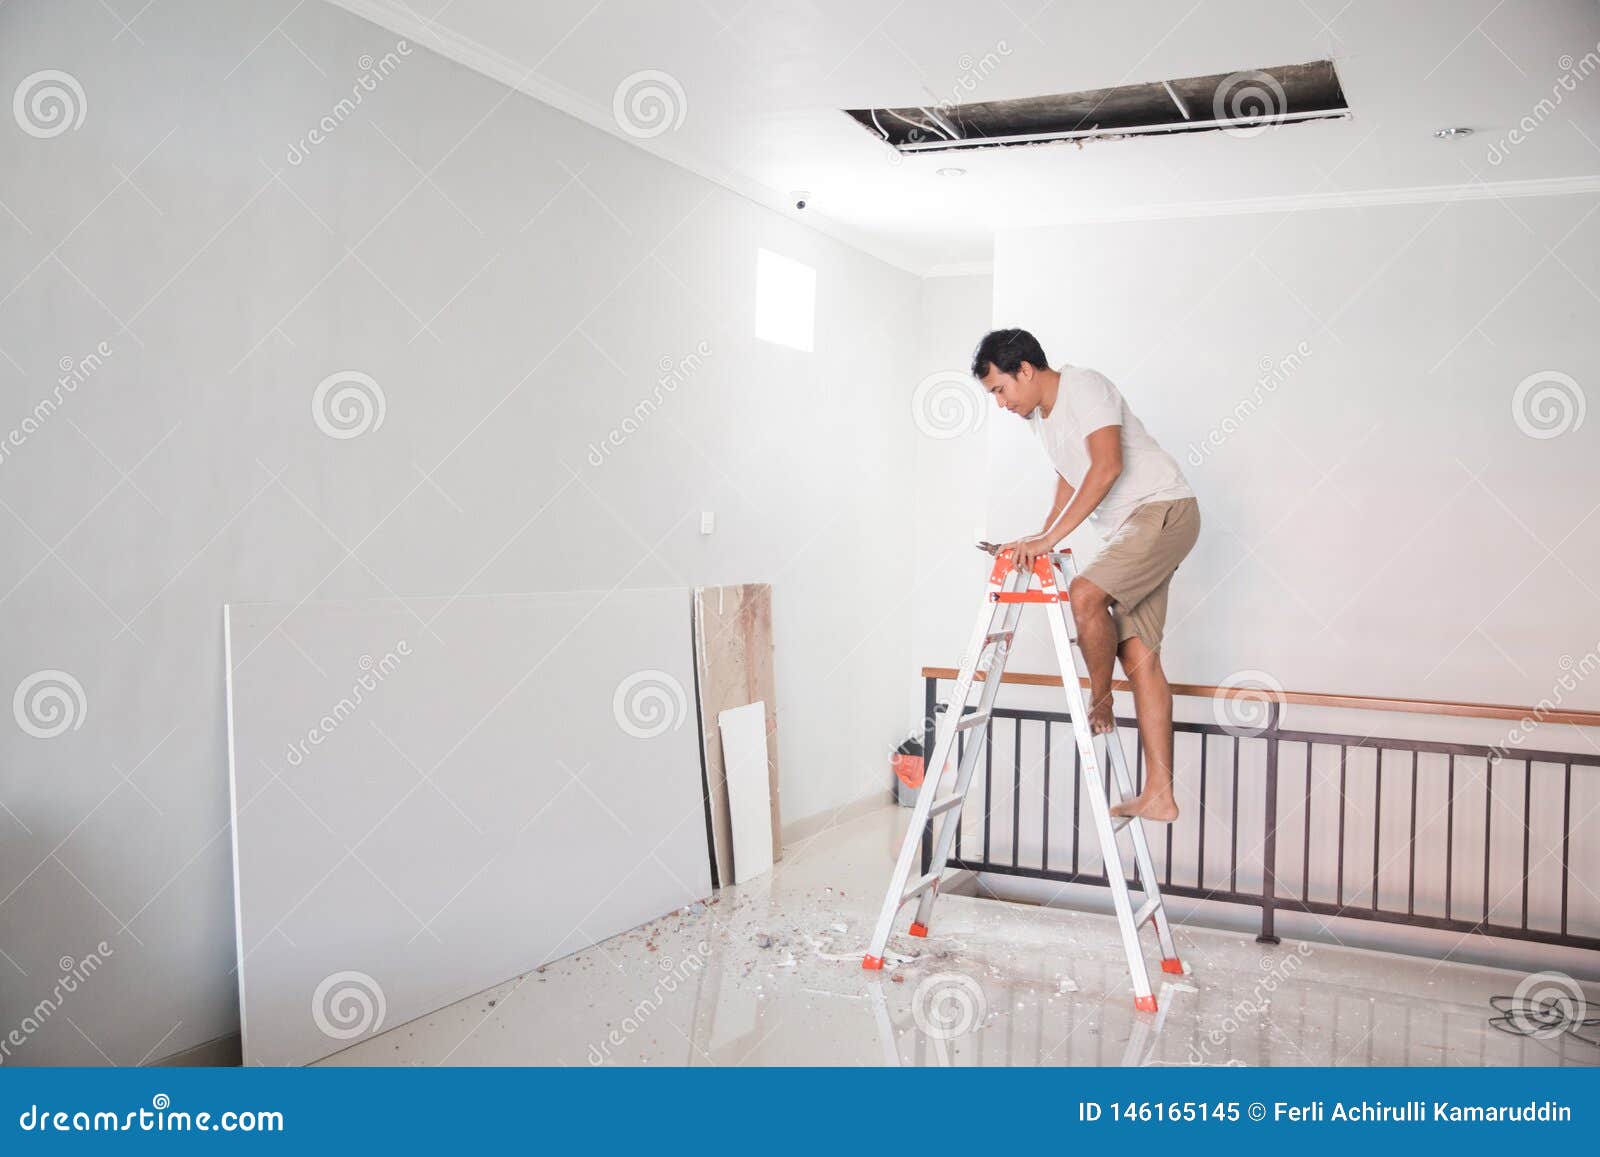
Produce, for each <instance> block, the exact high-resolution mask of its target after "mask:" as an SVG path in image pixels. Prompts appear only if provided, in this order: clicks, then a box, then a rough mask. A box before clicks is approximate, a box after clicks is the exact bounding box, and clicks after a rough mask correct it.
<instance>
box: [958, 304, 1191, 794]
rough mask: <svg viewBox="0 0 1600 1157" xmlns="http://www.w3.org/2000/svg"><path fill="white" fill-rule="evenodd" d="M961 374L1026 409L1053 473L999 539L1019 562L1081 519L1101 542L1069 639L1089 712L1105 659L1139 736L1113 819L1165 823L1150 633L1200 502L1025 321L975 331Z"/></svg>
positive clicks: (1075, 590) (1158, 685)
mask: <svg viewBox="0 0 1600 1157" xmlns="http://www.w3.org/2000/svg"><path fill="white" fill-rule="evenodd" d="M972 375H973V377H975V378H977V379H978V380H979V381H980V382H982V383H983V387H984V389H986V390H988V391H989V393H991V394H992V395H994V399H995V401H996V402H997V403H998V404H999V405H1000V406H1001V408H1002V409H1006V410H1009V411H1011V412H1012V413H1013V414H1016V415H1018V416H1020V417H1022V418H1026V419H1027V420H1028V422H1029V424H1030V425H1031V426H1032V427H1033V431H1034V434H1035V435H1036V436H1037V437H1038V438H1039V441H1040V443H1041V444H1042V445H1043V446H1044V449H1045V453H1046V454H1048V455H1049V458H1050V462H1051V464H1052V465H1053V466H1054V467H1055V469H1056V473H1057V474H1058V475H1059V477H1058V478H1057V480H1056V497H1055V503H1054V504H1053V505H1052V506H1051V508H1050V516H1049V518H1047V519H1046V520H1045V526H1044V529H1043V530H1041V531H1040V532H1039V533H1038V534H1036V535H1033V536H1032V537H1029V538H1023V539H1018V540H1017V541H1015V542H1011V543H1007V544H1006V545H1007V546H1009V547H1011V548H1012V549H1013V550H1014V552H1015V557H1016V559H1017V565H1018V567H1019V568H1020V569H1023V570H1027V569H1030V568H1032V566H1033V563H1034V560H1035V559H1037V558H1039V557H1041V556H1044V555H1047V554H1049V553H1050V552H1051V551H1053V550H1055V549H1056V547H1057V546H1058V545H1059V544H1060V543H1062V542H1065V541H1066V538H1067V536H1068V535H1070V534H1071V533H1072V532H1073V531H1074V530H1076V529H1077V528H1078V527H1079V526H1080V525H1081V524H1082V523H1083V521H1084V520H1085V519H1087V518H1089V517H1090V516H1091V515H1093V517H1094V525H1095V528H1096V529H1097V530H1099V531H1100V534H1101V535H1102V537H1104V538H1105V539H1106V544H1105V548H1104V549H1103V550H1102V551H1101V552H1100V554H1099V555H1098V556H1097V557H1096V558H1095V560H1094V562H1092V563H1090V564H1089V566H1087V567H1085V568H1084V571H1083V573H1082V574H1081V575H1079V576H1078V577H1077V578H1075V579H1073V580H1072V586H1071V588H1070V590H1069V591H1068V604H1069V606H1070V608H1071V610H1072V617H1073V620H1074V622H1075V623H1076V625H1077V628H1078V648H1079V650H1081V651H1082V652H1083V658H1084V663H1085V665H1086V666H1087V667H1088V668H1089V719H1090V727H1091V728H1092V729H1093V730H1094V732H1095V733H1096V734H1103V733H1106V732H1109V731H1111V730H1112V728H1113V727H1114V726H1115V724H1114V723H1113V722H1112V717H1111V667H1112V659H1113V657H1114V656H1115V657H1118V658H1120V659H1121V660H1122V670H1123V672H1124V673H1125V674H1126V675H1127V676H1128V682H1129V683H1131V684H1132V685H1133V705H1134V714H1135V715H1136V716H1137V717H1138V720H1139V737H1140V739H1142V740H1143V741H1144V759H1145V767H1146V769H1147V770H1146V777H1145V784H1144V790H1143V791H1142V792H1141V793H1140V794H1139V795H1138V797H1137V798H1135V799H1132V800H1128V801H1126V802H1124V803H1121V804H1119V805H1117V806H1116V807H1115V808H1113V809H1112V814H1113V815H1117V816H1135V815H1136V816H1139V817H1140V818H1142V819H1147V820H1157V821H1171V820H1174V819H1177V817H1178V804H1177V801H1176V800H1175V799H1174V798H1173V794H1172V688H1171V687H1170V686H1169V685H1168V683H1167V677H1166V675H1165V673H1164V672H1163V671H1162V670H1161V657H1160V651H1161V632H1162V628H1163V626H1164V625H1165V623H1166V618H1167V592H1168V588H1169V587H1170V586H1171V584H1172V574H1173V572H1174V571H1175V570H1177V569H1178V564H1179V563H1180V562H1182V561H1183V559H1184V557H1185V556H1186V555H1187V554H1188V553H1189V551H1190V549H1191V548H1192V547H1193V546H1194V543H1195V539H1196V538H1197V537H1198V536H1199V534H1200V508H1199V505H1198V504H1197V503H1196V502H1195V497H1194V491H1193V490H1191V489H1190V488H1189V483H1188V482H1187V481H1186V480H1185V479H1184V477H1183V473H1182V471H1180V470H1179V469H1178V464H1177V462H1175V461H1174V460H1173V458H1172V455H1170V454H1168V453H1167V452H1166V451H1165V450H1163V449H1162V448H1161V447H1160V446H1159V445H1157V444H1156V440H1155V439H1154V438H1152V437H1151V436H1150V435H1149V433H1148V432H1147V431H1146V430H1145V428H1144V423H1142V422H1140V421H1139V419H1138V418H1137V417H1135V416H1134V414H1133V413H1132V412H1131V411H1130V410H1129V409H1128V404H1127V402H1125V401H1124V400H1123V397H1122V393H1121V392H1120V391H1119V390H1118V389H1117V387H1116V386H1114V385H1112V384H1111V382H1110V381H1108V380H1107V379H1106V378H1105V376H1104V375H1102V374H1099V373H1096V372H1095V371H1094V370H1089V369H1083V368H1082V367H1079V366H1073V365H1066V364H1063V365H1062V366H1061V367H1060V368H1059V369H1051V368H1050V366H1049V363H1048V362H1046V360H1045V355H1044V350H1043V349H1041V348H1040V346H1039V342H1038V339H1036V338H1035V337H1034V336H1033V335H1032V334H1031V333H1029V332H1028V331H1027V330H1025V329H999V330H995V331H994V332H993V333H990V334H988V335H986V336H985V337H984V339H983V341H982V342H980V343H979V344H978V350H977V353H976V354H974V355H973V359H972Z"/></svg>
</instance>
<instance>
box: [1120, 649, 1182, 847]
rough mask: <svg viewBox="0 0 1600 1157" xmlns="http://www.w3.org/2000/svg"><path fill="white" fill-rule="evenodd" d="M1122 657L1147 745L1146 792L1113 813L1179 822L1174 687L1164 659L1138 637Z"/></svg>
mask: <svg viewBox="0 0 1600 1157" xmlns="http://www.w3.org/2000/svg"><path fill="white" fill-rule="evenodd" d="M1119 654H1120V656H1121V658H1122V671H1123V674H1125V675H1127V677H1128V682H1129V683H1132V684H1133V709H1134V713H1135V714H1136V715H1138V717H1139V738H1140V739H1141V740H1143V741H1144V768H1145V777H1144V790H1143V791H1141V792H1140V793H1139V795H1138V796H1137V797H1136V798H1134V799H1131V800H1128V801H1126V802H1125V803H1120V804H1117V805H1116V806H1115V807H1113V808H1112V809H1111V814H1112V815H1117V816H1141V817H1143V818H1144V819H1147V820H1156V821H1159V822H1168V821H1171V820H1175V819H1177V818H1178V803H1177V800H1176V799H1174V798H1173V795H1172V687H1171V686H1170V685H1169V684H1168V683H1167V675H1166V672H1165V671H1163V670H1162V669H1161V656H1160V654H1159V653H1158V652H1155V651H1152V650H1151V649H1150V648H1149V646H1148V645H1147V644H1146V643H1145V641H1144V640H1143V639H1141V638H1139V637H1138V636H1137V635H1135V636H1133V637H1131V638H1128V639H1124V640H1123V642H1122V647H1121V650H1120V651H1119Z"/></svg>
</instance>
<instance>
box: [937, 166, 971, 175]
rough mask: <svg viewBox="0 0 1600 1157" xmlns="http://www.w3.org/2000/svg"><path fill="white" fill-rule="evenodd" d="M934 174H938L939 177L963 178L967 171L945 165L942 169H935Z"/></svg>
mask: <svg viewBox="0 0 1600 1157" xmlns="http://www.w3.org/2000/svg"><path fill="white" fill-rule="evenodd" d="M934 172H936V173H938V174H939V175H940V176H941V177H965V176H966V175H967V171H966V170H965V169H958V168H956V167H955V166H954V165H946V166H945V167H944V168H942V169H935V170H934Z"/></svg>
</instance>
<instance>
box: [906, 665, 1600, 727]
mask: <svg viewBox="0 0 1600 1157" xmlns="http://www.w3.org/2000/svg"><path fill="white" fill-rule="evenodd" d="M957 674H958V672H957V670H956V668H954V667H924V668H923V669H922V677H923V678H924V679H954V678H955V677H956V675H957ZM983 678H984V675H983V673H982V672H979V673H978V679H979V680H980V681H981V680H982V679H983ZM1000 681H1001V682H1002V683H1014V684H1016V685H1017V686H1019V687H1059V686H1061V676H1059V675H1042V674H1032V673H1029V672H1026V671H1007V672H1006V673H1005V674H1004V675H1002V676H1001V677H1000ZM1079 682H1080V683H1081V684H1082V685H1083V686H1085V687H1087V686H1088V685H1089V680H1087V679H1080V680H1079ZM1112 687H1113V688H1114V689H1115V690H1117V691H1131V690H1132V688H1131V687H1130V686H1129V684H1128V682H1127V681H1126V680H1124V679H1117V680H1115V681H1114V682H1113V683H1112ZM1172 693H1173V694H1174V695H1187V696H1190V697H1192V698H1199V699H1260V700H1266V699H1269V698H1270V699H1275V700H1277V701H1278V702H1279V703H1299V704H1301V705H1303V706H1306V707H1347V708H1350V709H1352V710H1356V711H1399V712H1406V713H1409V714H1414V715H1455V716H1461V717H1464V718H1471V719H1536V720H1538V721H1539V722H1540V723H1566V724H1571V725H1573V726H1576V727H1600V711H1547V712H1544V713H1542V714H1541V713H1540V711H1539V709H1538V708H1537V707H1513V706H1510V705H1508V704H1503V703H1458V702H1454V701H1451V700H1448V699H1391V698H1384V697H1381V696H1373V695H1329V694H1323V693H1321V692H1315V691H1280V692H1272V693H1269V692H1267V691H1263V690H1260V689H1257V688H1251V687H1218V686H1213V685H1211V684H1207V683H1174V684H1172Z"/></svg>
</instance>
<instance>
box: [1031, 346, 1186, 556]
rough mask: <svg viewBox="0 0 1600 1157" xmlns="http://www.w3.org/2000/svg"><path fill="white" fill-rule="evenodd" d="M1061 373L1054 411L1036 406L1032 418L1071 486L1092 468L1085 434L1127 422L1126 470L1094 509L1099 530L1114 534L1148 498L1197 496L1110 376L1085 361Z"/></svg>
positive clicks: (1124, 434) (1124, 430)
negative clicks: (1086, 365) (1046, 411)
mask: <svg viewBox="0 0 1600 1157" xmlns="http://www.w3.org/2000/svg"><path fill="white" fill-rule="evenodd" d="M1056 372H1057V373H1059V374H1060V375H1061V386H1060V389H1059V390H1058V392H1057V393H1056V404H1055V405H1054V406H1053V407H1052V408H1051V410H1050V416H1049V417H1042V416H1041V415H1040V413H1039V410H1037V409H1036V410H1034V412H1033V413H1032V414H1031V415H1029V418H1028V421H1029V423H1030V424H1031V425H1032V426H1033V432H1034V433H1035V434H1036V435H1037V436H1038V438H1039V442H1040V444H1041V445H1043V447H1044V451H1045V453H1046V454H1047V455H1049V457H1050V463H1051V465H1053V466H1054V467H1055V468H1056V472H1057V473H1058V474H1060V475H1061V477H1062V478H1064V479H1066V480H1067V484H1068V485H1069V486H1071V487H1073V488H1074V489H1077V487H1078V486H1080V485H1081V484H1082V483H1083V476H1084V475H1085V474H1086V473H1087V472H1088V470H1089V447H1088V444H1087V443H1086V442H1085V441H1084V439H1085V438H1087V437H1088V436H1089V435H1090V434H1092V433H1094V431H1096V430H1099V429H1102V428H1104V427H1106V426H1121V427H1122V473H1121V474H1120V475H1118V476H1117V480H1116V481H1115V482H1113V483H1112V484H1111V489H1110V490H1109V491H1108V492H1107V493H1106V496H1105V497H1104V498H1103V499H1101V500H1100V505H1099V506H1098V507H1097V508H1096V509H1095V512H1094V516H1093V517H1094V525H1095V529H1097V530H1098V531H1100V533H1101V534H1102V535H1104V536H1105V537H1107V538H1110V537H1111V535H1113V534H1115V533H1116V531H1117V528H1118V527H1120V526H1121V525H1122V524H1123V523H1124V522H1125V521H1127V518H1128V515H1130V514H1132V513H1133V512H1134V510H1135V509H1136V508H1138V507H1140V506H1143V505H1144V504H1145V503H1146V502H1168V501H1171V500H1172V499H1175V498H1193V497H1194V491H1193V490H1191V489H1190V488H1189V482H1188V480H1187V479H1185V478H1184V476H1183V471H1181V470H1179V469H1178V463H1177V462H1176V461H1175V460H1174V459H1173V457H1172V455H1171V454H1168V453H1167V452H1166V451H1165V450H1163V449H1162V448H1161V447H1160V446H1159V445H1157V444H1156V440H1155V439H1154V438H1152V437H1151V436H1150V433H1149V431H1147V430H1146V429H1145V428H1144V423H1143V422H1141V421H1139V419H1138V418H1137V417H1136V416H1135V415H1134V414H1133V412H1132V411H1131V410H1129V409H1128V403H1127V402H1126V401H1125V400H1124V399H1123V397H1122V391H1121V390H1119V389H1117V387H1116V386H1114V385H1112V384H1111V381H1110V379H1109V378H1107V377H1106V376H1105V375H1104V374H1102V373H1099V372H1097V371H1095V370H1088V369H1084V368H1082V367H1081V366H1069V365H1063V366H1061V367H1060V368H1059V369H1058V370H1057V371H1056Z"/></svg>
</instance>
